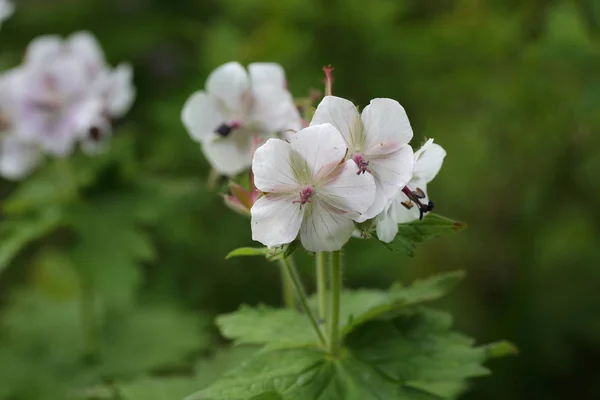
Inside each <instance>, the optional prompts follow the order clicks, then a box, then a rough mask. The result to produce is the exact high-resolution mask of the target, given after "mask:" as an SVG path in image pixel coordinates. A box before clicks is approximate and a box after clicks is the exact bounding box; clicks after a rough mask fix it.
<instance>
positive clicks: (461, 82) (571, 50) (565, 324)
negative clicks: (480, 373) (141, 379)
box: [0, 0, 600, 400]
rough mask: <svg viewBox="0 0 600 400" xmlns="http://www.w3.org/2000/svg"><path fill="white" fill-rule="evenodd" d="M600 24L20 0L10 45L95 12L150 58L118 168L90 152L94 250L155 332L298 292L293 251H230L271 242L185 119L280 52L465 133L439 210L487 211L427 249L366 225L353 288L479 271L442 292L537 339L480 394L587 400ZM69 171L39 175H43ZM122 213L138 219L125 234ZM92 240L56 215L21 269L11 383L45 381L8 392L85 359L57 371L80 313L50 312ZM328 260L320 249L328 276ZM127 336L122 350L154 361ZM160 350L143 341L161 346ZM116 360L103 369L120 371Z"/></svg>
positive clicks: (459, 309)
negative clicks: (189, 110)
mask: <svg viewBox="0 0 600 400" xmlns="http://www.w3.org/2000/svg"><path fill="white" fill-rule="evenodd" d="M599 20H600V3H598V2H596V1H594V0H578V1H575V0H573V1H569V0H556V1H549V0H532V1H523V0H496V1H491V0H487V1H486V0H396V1H391V0H369V1H366V0H343V1H342V0H285V1H284V0H221V1H217V0H213V1H203V0H202V1H201V0H196V1H193V0H188V1H184V0H171V1H166V0H97V1H96V0H52V1H50V0H19V1H17V11H16V14H15V15H14V17H13V18H12V19H10V20H8V21H7V22H5V23H4V24H3V27H2V30H1V31H0V49H1V54H0V59H1V60H2V61H1V62H2V64H3V65H4V66H5V67H10V66H15V65H17V64H18V63H19V61H20V58H21V56H22V54H23V52H24V49H25V47H26V45H27V43H28V42H29V41H30V40H31V39H32V38H34V37H36V36H37V35H41V34H47V33H58V34H64V35H66V34H69V33H71V32H74V31H77V30H90V31H92V32H94V33H95V34H96V36H97V37H98V39H99V41H100V42H101V44H102V45H103V47H104V50H105V52H106V54H107V58H108V59H109V61H110V62H111V63H112V64H116V63H118V62H120V61H125V60H128V61H131V62H132V63H133V65H134V69H135V84H136V87H137V90H138V96H137V100H136V102H135V105H134V108H133V109H132V111H131V112H130V113H129V114H128V116H127V117H126V118H125V119H124V120H123V121H122V122H121V123H120V124H119V126H118V127H117V128H116V131H115V137H114V139H113V141H112V144H111V149H110V150H109V154H107V155H103V156H101V157H100V159H101V160H103V161H102V162H98V164H101V165H100V166H96V165H94V166H93V167H89V165H90V161H89V160H88V161H85V160H84V161H81V160H79V159H77V160H75V161H73V164H75V165H76V166H77V165H83V167H80V166H78V167H76V168H77V169H78V170H84V169H85V168H87V167H89V168H90V170H91V171H92V172H91V173H90V174H91V175H92V176H93V178H90V179H88V181H86V184H85V185H84V186H85V188H84V189H83V191H84V197H85V198H86V199H90V200H89V204H92V205H93V206H90V205H89V204H87V205H88V207H91V210H93V212H90V211H89V209H88V212H87V214H86V215H87V216H88V217H89V216H90V215H92V216H94V215H95V216H96V220H94V219H91V220H89V221H90V222H89V223H84V227H83V228H81V230H80V232H81V231H84V232H87V231H89V232H88V234H89V235H90V239H89V242H91V243H93V246H91V247H90V250H86V249H84V250H81V249H80V250H77V251H74V252H75V253H76V254H80V253H82V252H83V258H88V259H90V260H91V259H94V260H95V261H94V262H92V263H91V265H93V266H94V268H95V269H98V270H102V271H103V273H104V274H103V275H102V277H103V278H102V279H104V280H103V282H104V283H103V285H104V286H103V290H104V293H107V297H110V296H109V294H110V293H121V294H122V295H123V296H122V297H123V298H124V299H125V300H123V301H122V302H121V301H120V300H119V301H116V300H115V302H118V303H119V304H118V306H119V307H121V306H123V304H125V305H124V306H123V307H122V308H123V309H127V310H128V311H127V312H129V313H130V314H128V315H134V316H137V317H139V318H140V319H141V320H144V315H146V314H144V312H143V311H136V310H137V308H136V307H141V306H142V305H143V306H148V307H150V306H152V307H156V305H157V304H159V305H160V307H163V308H160V310H162V311H157V309H155V308H153V310H154V311H152V312H150V313H149V314H148V315H151V316H152V317H149V319H153V318H154V320H155V323H154V325H151V326H152V328H148V329H146V330H145V329H142V328H140V332H147V331H148V330H150V331H151V332H152V334H153V335H155V336H156V341H155V342H152V344H149V345H148V346H151V347H152V348H155V347H158V345H155V344H154V343H169V342H173V341H176V342H180V343H181V342H185V340H184V339H181V338H178V339H173V337H178V336H174V335H179V334H180V332H177V331H179V329H178V327H179V326H181V325H185V324H192V322H191V321H196V320H195V319H194V318H197V317H200V318H199V319H200V320H201V321H196V322H193V323H195V324H196V328H197V331H198V337H202V338H203V339H201V340H200V339H198V340H199V341H200V342H202V343H201V344H197V345H193V344H192V345H190V346H188V347H185V346H184V348H183V350H181V351H180V350H177V349H172V350H173V354H174V357H175V356H177V357H179V355H180V353H181V352H183V353H184V354H186V357H188V358H189V357H190V356H189V353H192V356H194V357H198V356H203V355H206V354H211V353H212V351H213V349H214V348H215V345H216V344H217V343H220V339H219V338H218V337H217V335H216V334H215V332H214V330H213V329H214V328H212V327H210V326H208V327H206V325H207V324H208V322H210V318H211V316H213V315H215V314H216V313H221V312H227V311H231V310H234V309H236V308H237V307H238V305H239V304H241V303H249V304H257V303H260V302H262V303H267V304H279V303H280V293H279V290H280V289H279V277H278V271H277V268H275V267H274V265H270V264H268V263H267V262H266V261H264V260H262V259H258V258H256V259H249V258H246V259H235V260H230V261H225V260H224V256H225V254H227V252H228V251H230V250H232V249H234V248H236V247H241V246H247V245H251V244H252V242H251V234H250V229H249V228H250V226H249V221H248V220H246V219H244V218H243V217H241V216H238V215H235V214H233V213H232V212H230V211H229V210H228V209H227V208H226V207H225V206H224V205H223V203H222V200H221V198H220V197H219V196H218V195H217V194H216V192H215V191H214V190H211V189H209V188H208V185H207V178H208V174H209V167H208V165H207V163H206V161H205V160H204V159H203V157H202V153H201V151H200V149H199V147H198V146H197V145H196V144H195V143H194V142H192V140H191V139H190V138H189V136H188V135H187V133H186V132H185V130H184V128H183V126H182V124H181V122H180V118H179V114H180V111H181V108H182V106H183V103H184V102H185V100H186V98H187V96H188V95H189V94H191V93H192V92H193V91H195V90H198V89H201V88H202V87H203V85H204V81H205V79H206V77H207V75H208V73H210V71H211V70H212V69H214V68H215V67H216V66H218V65H220V64H222V63H224V62H227V61H231V60H237V61H240V62H241V63H243V64H246V63H249V62H253V61H275V62H279V63H280V64H282V65H283V66H284V68H285V70H286V73H287V77H288V81H289V87H290V90H291V91H292V93H293V94H294V95H295V96H296V97H304V96H306V95H308V93H309V90H310V89H322V81H323V73H322V71H321V68H322V66H323V65H326V64H331V65H332V66H333V67H334V68H335V72H334V77H335V82H334V88H333V90H334V94H336V95H339V96H341V97H345V98H348V99H351V100H353V101H354V102H355V103H356V104H359V105H361V106H363V107H364V106H365V105H366V104H368V102H369V100H370V99H371V98H375V97H390V98H394V99H396V100H398V101H400V103H401V104H402V105H403V106H404V107H405V108H406V110H407V113H408V115H409V118H410V120H411V124H412V126H413V129H414V132H415V139H414V142H413V144H414V145H415V146H418V145H419V144H420V143H421V142H422V141H423V140H424V138H434V139H435V140H436V142H437V143H439V144H441V145H442V146H443V147H444V148H446V149H447V151H448V156H447V158H446V160H445V164H444V167H443V168H442V170H441V172H440V174H439V175H438V177H437V178H436V180H435V181H434V182H433V183H432V184H431V186H430V189H429V190H430V194H431V197H432V199H433V200H434V201H435V203H436V212H438V213H440V214H443V215H446V216H448V217H451V218H454V219H457V220H460V221H464V222H466V223H467V224H468V225H469V229H467V230H466V231H464V232H461V233H460V234H458V235H456V236H452V237H447V238H442V239H438V240H436V241H433V242H430V243H427V244H425V245H422V246H420V247H419V248H418V249H417V252H416V256H415V257H414V258H412V259H411V258H408V257H406V256H403V255H398V254H395V253H389V252H387V250H386V249H385V248H384V247H383V246H381V245H379V244H377V243H374V242H373V241H371V242H359V241H353V242H351V243H350V245H349V246H348V249H347V251H346V252H345V262H346V284H347V285H348V286H353V287H359V286H367V287H388V286H389V285H390V284H391V283H392V282H393V281H394V280H397V279H403V280H411V279H413V278H415V277H425V276H428V275H430V274H432V273H435V272H439V271H450V270H456V269H464V270H466V271H467V274H468V275H467V279H466V280H465V281H464V282H463V284H462V285H461V286H460V287H459V288H458V289H457V290H456V291H455V292H454V293H453V294H452V295H451V296H450V297H449V298H446V299H444V300H442V301H441V302H440V304H439V306H440V307H442V308H445V309H447V310H450V311H452V313H453V314H454V315H455V318H456V324H457V326H458V328H459V329H461V330H462V331H464V332H465V333H467V334H469V335H471V336H473V337H475V338H476V339H477V341H478V342H480V343H486V342H489V341H493V340H498V339H508V340H510V341H512V342H514V343H516V344H517V346H518V347H519V349H520V354H519V355H518V356H517V357H512V358H507V359H502V360H499V361H494V362H493V363H491V364H490V367H491V368H492V370H493V372H494V373H493V375H492V376H491V377H489V378H485V379H480V380H477V381H475V382H473V383H474V384H473V387H472V390H471V391H470V392H469V393H467V394H466V395H465V396H464V399H472V400H474V399H490V400H495V399H498V400H500V399H502V400H506V399H545V400H546V399H550V400H552V399H557V400H558V399H566V398H573V399H581V400H584V399H598V398H600V367H599V366H600V293H599V290H600V245H599V243H600V179H599V178H598V176H599V175H598V173H600V155H599V149H600V35H599V34H600V31H599V30H598V21H599ZM78 162H80V164H77V163H78ZM51 168H52V166H51V163H48V164H46V165H44V166H43V167H42V168H40V170H39V171H38V173H37V174H36V176H34V177H32V178H31V179H30V180H28V182H33V181H34V180H36V182H38V186H40V187H41V186H43V182H44V180H45V179H46V180H50V179H51V178H49V177H47V176H46V175H45V173H46V172H47V171H50V169H51ZM39 182H42V183H39ZM51 185H54V183H51ZM23 186H24V184H23V183H21V184H14V183H9V182H3V183H2V184H1V186H0V191H1V193H0V194H1V195H2V197H3V199H2V200H0V201H1V202H2V203H3V204H6V203H5V202H6V201H7V200H6V199H7V198H9V196H13V197H12V199H13V200H12V203H10V204H13V206H14V207H15V208H17V209H25V208H27V207H28V206H27V204H29V203H28V202H32V203H35V204H34V206H32V207H33V208H34V209H36V210H39V209H45V207H46V206H47V204H46V203H50V201H47V197H45V196H46V192H43V191H42V189H40V188H39V187H35V186H34V185H31V186H34V187H33V189H31V190H32V193H34V194H32V193H29V192H26V193H24V194H23V193H22V188H23ZM19 190H21V194H20V195H19V196H17V197H16V199H15V197H14V196H15V194H14V193H17V192H18V191H19ZM36 193H37V194H36ZM36 196H38V197H36ZM32 198H33V199H34V200H31V199H32ZM35 199H37V200H35ZM38 200H39V201H38ZM102 207H105V208H102ZM105 209H107V210H109V211H105ZM115 210H117V211H115ZM9 211H10V210H9ZM9 211H5V215H4V217H3V218H4V221H3V222H6V221H8V220H10V219H11V218H13V217H12V216H11V212H9ZM133 214H135V215H136V217H135V218H133V222H131V221H129V219H128V218H129V217H132V215H133ZM137 214H140V215H139V218H138V216H137ZM111 218H112V221H113V223H112V224H111V223H110V220H111ZM130 219H131V218H130ZM80 220H81V219H79V220H78V221H80ZM97 220H101V221H105V222H106V221H109V222H106V223H105V224H104V225H106V226H104V225H103V223H102V222H100V221H97ZM128 221H129V222H128ZM127 224H129V225H127ZM122 226H125V227H124V228H122ZM102 227H103V228H102ZM16 229H18V228H16ZM121 229H123V230H127V232H130V233H131V235H128V234H126V233H127V232H125V233H124V234H122V235H120V236H119V234H118V233H115V232H120V231H121ZM121 233H122V232H121ZM115 236H116V238H115ZM130 237H131V238H133V239H131V238H130ZM140 238H141V239H140ZM129 239H131V240H129ZM140 240H141V241H142V242H143V243H140ZM73 246H74V245H73V244H72V242H71V233H70V232H65V231H63V230H52V232H50V233H47V234H44V235H42V237H40V238H38V239H36V240H35V241H33V242H31V243H28V244H27V246H25V247H24V248H23V249H22V250H21V251H20V252H19V254H18V256H17V257H16V258H15V259H14V260H13V261H12V262H11V263H10V265H9V266H8V268H6V269H5V270H4V272H3V273H2V274H1V275H0V313H1V314H0V315H1V317H0V318H2V321H3V322H2V327H3V329H6V330H10V329H13V331H15V332H25V333H23V334H22V335H21V334H16V335H13V336H14V337H11V335H9V334H2V333H1V332H0V398H1V396H2V395H3V392H2V387H3V385H2V380H3V377H4V378H6V377H9V376H10V377H11V378H10V379H11V380H10V382H12V383H11V384H10V385H13V387H18V386H19V385H22V386H29V387H30V389H27V390H21V389H19V390H21V391H20V392H19V393H20V394H19V395H15V394H14V393H13V394H11V395H7V396H9V397H7V399H19V400H21V399H27V400H29V399H38V398H40V399H47V398H50V396H49V395H48V394H47V392H45V390H47V389H39V390H37V389H31V387H39V388H49V387H52V388H54V387H55V386H56V383H55V382H54V380H60V379H63V380H64V381H69V379H71V377H72V376H74V375H77V374H80V371H79V372H73V370H71V369H68V368H67V369H65V370H64V371H62V370H61V371H62V372H61V373H60V374H58V373H54V372H53V374H54V375H61V374H62V375H61V376H63V378H54V377H53V378H49V377H48V376H49V372H48V371H56V370H57V369H60V367H57V365H59V366H60V365H63V364H61V362H62V361H61V360H62V359H63V358H65V357H67V355H68V354H70V352H73V349H72V347H73V345H74V343H75V342H73V340H75V339H69V338H71V337H72V338H75V337H77V336H78V335H79V331H78V329H76V327H73V329H68V324H66V323H61V322H60V321H57V319H58V317H57V318H46V319H48V320H49V321H45V319H43V318H40V315H45V316H46V317H48V316H54V315H59V314H53V312H54V311H52V308H51V307H52V304H54V303H53V302H54V301H55V300H56V299H69V298H72V297H77V293H76V290H74V289H73V287H74V285H73V283H72V279H71V277H70V276H69V273H68V272H65V270H66V268H64V265H65V262H63V259H62V258H64V257H65V255H70V253H69V252H70V251H71V250H72V249H73ZM120 246H125V247H127V249H128V250H131V251H130V253H131V254H129V253H127V251H120V250H118V249H119V248H120ZM94 251H96V252H97V253H94ZM121 253H127V254H126V255H121ZM61 257H62V258H61ZM80 257H81V255H80ZM111 257H113V258H114V260H113V258H111ZM124 260H125V261H124ZM113 261H114V262H113ZM309 262H310V257H309V256H308V255H305V254H303V255H301V257H300V258H299V263H301V272H302V274H303V275H304V276H305V277H306V278H307V279H306V281H307V282H311V281H312V280H311V279H310V277H311V276H312V267H309V265H310V264H309ZM119 263H124V264H123V266H122V267H121V264H119ZM109 264H110V268H109ZM113 264H114V265H113ZM132 265H133V267H131V266H132ZM130 267H131V268H133V271H134V272H133V275H135V276H134V277H133V278H131V276H130V275H127V274H130V273H131V271H130V270H129V269H127V268H130ZM124 282H125V283H124ZM127 282H129V283H127ZM126 283H127V284H126ZM23 297H26V298H27V299H29V300H31V299H33V298H35V299H36V300H35V301H34V302H37V303H36V304H37V306H36V307H37V308H36V310H37V311H36V312H37V313H38V314H31V315H29V314H27V310H29V309H27V308H26V307H24V306H23V304H26V303H27V301H29V300H27V301H23V300H22V298H23ZM130 298H132V299H133V300H132V299H130ZM48 299H50V300H48ZM111 301H112V300H111ZM132 304H135V306H134V305H132ZM165 304H166V306H165ZM175 310H178V311H175ZM57 313H58V311H57ZM60 315H62V314H60ZM137 317H136V318H137ZM111 318H112V319H111ZM118 318H119V317H118V316H117V317H114V316H111V315H109V316H107V317H106V321H108V322H105V328H106V329H108V330H110V329H111V327H113V326H119V325H122V321H121V322H120V320H119V319H118ZM132 318H133V317H132ZM202 321H204V322H202ZM166 325H168V329H166V328H165V329H164V330H162V331H161V330H160V329H155V327H156V326H158V327H164V326H166ZM15 326H16V327H18V329H17V328H14V327H15ZM142 326H143V323H142ZM11 327H12V328H11ZM196 328H192V331H193V329H196ZM15 329H16V330H15ZM19 329H20V330H19ZM136 332H137V331H136ZM188 332H189V330H188ZM69 335H70V336H69ZM186 335H188V336H186V337H187V339H186V340H187V341H188V342H194V340H195V339H194V336H193V333H190V334H186ZM132 336H133V338H132V339H131V343H133V342H137V341H139V336H140V334H139V333H135V334H132ZM190 336H191V337H190ZM15 338H16V339H15ZM124 343H125V342H124ZM124 346H125V347H127V348H130V347H131V346H130V345H124ZM194 346H196V348H194ZM171 347H173V346H172V345H171ZM190 349H192V350H193V351H188V350H190ZM112 351H113V353H114V354H113V356H112V357H113V358H112V359H113V360H115V361H114V362H115V363H116V364H115V365H119V366H120V367H122V366H123V364H126V362H127V360H126V359H127V357H131V358H138V357H139V355H136V353H131V355H130V353H127V351H121V350H115V349H113V350H112ZM153 351H154V350H153ZM149 352H151V351H150V350H148V349H147V348H143V346H142V347H141V350H140V351H139V354H142V353H143V354H146V355H147V354H148V353H149ZM157 357H158V358H160V356H157ZM194 359H195V358H194ZM57 360H58V361H57ZM150 364H152V362H149V364H148V365H150ZM69 365H70V364H69ZM69 368H72V366H70V367H69ZM82 368H83V367H82ZM86 368H87V367H86ZM106 368H108V369H110V373H107V374H104V373H100V375H99V376H106V375H115V374H116V375H118V376H120V373H116V372H114V371H115V370H116V369H118V368H115V367H110V368H109V367H106ZM123 368H125V367H123ZM145 368H146V367H145V366H144V367H139V368H137V367H135V366H134V367H131V371H136V370H137V369H141V370H146V369H145ZM153 368H154V364H152V368H151V369H153ZM175 370H177V369H176V368H175ZM161 372H164V371H162V370H161ZM84 375H85V374H84ZM124 375H125V376H129V375H135V374H134V373H131V374H129V375H128V374H124ZM94 376H98V375H94ZM65 377H68V378H65ZM86 379H87V378H81V382H87V381H89V379H87V380H86ZM15 382H21V383H15ZM23 382H25V383H23ZM44 385H45V386H44ZM195 389H200V387H198V388H195ZM191 391H193V390H191ZM7 393H10V392H7ZM40 393H45V395H42V394H40ZM10 396H13V397H10ZM58 398H60V397H58ZM165 398H167V397H165Z"/></svg>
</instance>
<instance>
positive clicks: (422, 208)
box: [402, 186, 435, 219]
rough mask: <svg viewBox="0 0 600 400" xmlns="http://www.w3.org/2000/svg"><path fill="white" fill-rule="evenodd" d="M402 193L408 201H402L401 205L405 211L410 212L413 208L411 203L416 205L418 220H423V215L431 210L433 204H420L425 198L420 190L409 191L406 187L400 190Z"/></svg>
mask: <svg viewBox="0 0 600 400" xmlns="http://www.w3.org/2000/svg"><path fill="white" fill-rule="evenodd" d="M402 193H404V194H405V195H406V197H408V198H409V201H403V202H402V205H403V206H404V208H406V209H407V210H410V209H411V208H412V207H413V203H414V204H416V205H417V207H418V208H419V219H423V215H425V214H426V213H428V212H430V211H431V210H433V207H434V206H435V204H433V201H429V202H428V203H427V204H423V203H421V200H422V199H424V198H425V192H423V190H422V189H420V188H417V190H414V191H413V190H410V189H409V188H408V186H405V187H404V188H403V189H402Z"/></svg>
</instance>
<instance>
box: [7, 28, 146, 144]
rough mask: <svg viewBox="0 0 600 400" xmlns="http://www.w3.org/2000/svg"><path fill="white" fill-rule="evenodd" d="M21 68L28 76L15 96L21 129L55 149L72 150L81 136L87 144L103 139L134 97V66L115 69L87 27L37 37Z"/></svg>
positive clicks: (27, 136)
mask: <svg viewBox="0 0 600 400" xmlns="http://www.w3.org/2000/svg"><path fill="white" fill-rule="evenodd" d="M21 68H22V70H23V74H24V75H25V76H26V78H25V79H24V82H23V84H22V85H21V88H20V91H19V94H18V95H17V98H16V99H15V101H16V103H17V104H18V105H19V107H18V115H17V116H16V119H17V128H16V130H17V133H18V135H19V136H20V137H21V138H22V139H23V140H25V141H28V142H32V143H38V144H39V145H40V146H41V147H42V149H43V150H44V151H45V152H47V153H50V154H54V155H59V156H64V155H68V154H70V153H71V152H72V151H73V150H74V148H75V144H76V143H77V142H78V141H83V142H85V143H87V144H88V145H87V146H86V148H88V149H90V148H91V147H92V146H91V145H92V144H93V143H95V142H101V141H102V139H103V137H104V136H105V134H107V133H108V132H110V129H109V127H110V120H111V119H112V118H116V117H120V116H122V115H123V114H124V113H125V112H126V111H127V110H128V108H129V107H130V106H131V102H132V100H133V96H134V90H133V86H132V84H131V70H130V68H129V67H128V66H125V65H123V66H119V67H118V68H117V69H115V70H112V69H110V67H109V66H108V65H107V64H106V62H105V60H104V55H103V53H102V50H101V48H100V46H99V44H98V42H97V41H96V39H95V38H94V36H93V35H91V34H90V33H87V32H79V33H75V34H73V35H71V36H70V37H69V38H67V39H65V40H63V39H62V38H61V37H59V36H51V35H48V36H42V37H39V38H37V39H35V40H34V41H33V42H31V44H30V45H29V46H28V48H27V52H26V55H25V62H24V64H23V65H22V66H21ZM107 128H108V129H107Z"/></svg>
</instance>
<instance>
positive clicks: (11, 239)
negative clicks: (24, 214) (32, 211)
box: [0, 210, 62, 273]
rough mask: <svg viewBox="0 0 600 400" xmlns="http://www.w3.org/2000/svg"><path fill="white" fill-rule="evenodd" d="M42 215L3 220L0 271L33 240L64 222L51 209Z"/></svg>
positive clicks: (0, 243) (0, 241)
mask: <svg viewBox="0 0 600 400" xmlns="http://www.w3.org/2000/svg"><path fill="white" fill-rule="evenodd" d="M50 211H51V212H46V213H44V214H42V215H39V216H35V217H33V218H32V217H29V218H16V219H9V220H6V221H3V222H2V224H1V225H0V273H2V271H3V270H4V269H5V268H6V267H8V265H9V264H10V262H11V261H12V260H13V258H14V257H16V256H17V254H19V252H21V251H22V250H23V249H24V248H25V247H26V246H28V245H29V244H30V243H31V242H33V241H35V240H37V239H40V238H41V237H43V236H45V235H47V234H49V233H50V232H52V231H53V230H54V229H56V228H57V227H59V226H60V224H61V223H62V217H61V215H60V213H58V212H54V211H56V210H50Z"/></svg>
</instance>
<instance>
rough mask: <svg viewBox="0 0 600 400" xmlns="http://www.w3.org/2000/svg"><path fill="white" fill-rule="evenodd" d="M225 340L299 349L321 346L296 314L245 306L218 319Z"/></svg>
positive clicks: (303, 320) (301, 317)
mask: <svg viewBox="0 0 600 400" xmlns="http://www.w3.org/2000/svg"><path fill="white" fill-rule="evenodd" d="M217 325H218V326H219V329H220V330H221V333H222V334H223V336H225V337H226V338H228V339H232V340H234V342H235V343H236V344H268V345H269V346H274V347H296V346H303V345H306V344H311V343H315V342H318V338H317V336H316V334H315V333H314V332H313V330H312V328H311V326H310V325H309V323H308V320H307V319H306V316H304V315H302V314H300V313H299V312H297V311H295V310H290V309H274V308H270V307H267V306H261V307H259V308H251V307H247V306H242V307H241V308H240V309H239V310H238V311H236V312H233V313H230V314H225V315H220V316H219V317H217Z"/></svg>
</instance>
